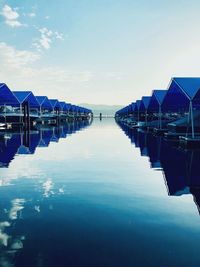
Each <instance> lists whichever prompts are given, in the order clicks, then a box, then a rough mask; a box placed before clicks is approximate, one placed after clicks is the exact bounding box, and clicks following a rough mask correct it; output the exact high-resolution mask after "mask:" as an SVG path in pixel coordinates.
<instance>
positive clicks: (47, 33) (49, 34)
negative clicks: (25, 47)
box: [32, 27, 64, 51]
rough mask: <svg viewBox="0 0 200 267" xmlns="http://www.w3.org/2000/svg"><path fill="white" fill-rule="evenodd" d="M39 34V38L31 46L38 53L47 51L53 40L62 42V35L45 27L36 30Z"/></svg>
mask: <svg viewBox="0 0 200 267" xmlns="http://www.w3.org/2000/svg"><path fill="white" fill-rule="evenodd" d="M37 30H38V31H39V33H40V38H38V39H36V40H35V41H34V42H33V43H32V45H33V46H35V47H36V48H37V50H38V51H41V49H45V50H48V49H49V48H50V47H51V44H52V43H53V41H54V40H55V39H59V40H64V38H63V34H62V33H59V32H57V31H55V32H53V31H52V30H49V29H47V28H46V27H43V28H37Z"/></svg>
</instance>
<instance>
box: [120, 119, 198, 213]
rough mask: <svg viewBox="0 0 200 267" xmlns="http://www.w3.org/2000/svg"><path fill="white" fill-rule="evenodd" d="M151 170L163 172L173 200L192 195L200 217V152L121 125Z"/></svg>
mask: <svg viewBox="0 0 200 267" xmlns="http://www.w3.org/2000/svg"><path fill="white" fill-rule="evenodd" d="M118 125H119V126H120V128H121V129H122V130H123V132H124V133H125V134H126V135H127V136H128V138H129V139H130V140H131V143H132V144H133V145H135V147H136V148H139V149H140V154H141V156H146V157H148V158H149V162H150V168H153V169H157V170H160V171H162V173H163V177H164V181H165V184H166V188H167V192H168V195H169V196H181V195H185V194H192V195H193V198H194V201H195V203H196V205H197V208H198V211H199V213H200V150H197V149H195V150H194V149H193V150H186V149H183V148H181V147H179V146H178V145H177V144H176V143H175V142H173V141H167V140H165V139H164V138H163V137H161V136H155V135H153V134H152V133H149V132H145V131H142V130H140V129H130V128H129V127H128V126H126V125H124V124H122V123H118Z"/></svg>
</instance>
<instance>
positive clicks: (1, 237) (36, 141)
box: [0, 121, 92, 267]
mask: <svg viewBox="0 0 200 267" xmlns="http://www.w3.org/2000/svg"><path fill="white" fill-rule="evenodd" d="M91 123H92V122H91V121H75V122H73V123H68V124H63V125H59V126H58V127H53V126H45V125H39V126H37V127H35V128H33V129H31V130H30V131H24V130H22V129H19V130H18V131H17V130H16V131H11V130H1V131H0V167H1V168H8V167H9V165H10V163H11V162H12V161H14V159H15V158H16V156H18V155H19V156H22V155H27V157H28V156H29V155H31V154H32V155H33V154H34V153H37V151H36V149H37V147H41V148H46V147H48V146H49V145H50V144H51V142H59V140H60V139H61V138H67V137H68V136H69V135H72V134H74V133H76V132H77V131H80V130H82V129H84V128H85V127H87V126H89V125H90V124H91ZM21 164H23V158H21ZM24 175H26V176H28V175H29V174H28V170H27V173H24ZM11 180H12V179H9V178H8V177H6V178H4V177H3V176H2V177H1V179H0V186H1V187H2V188H5V186H8V185H11ZM15 186H16V185H15ZM35 186H36V188H37V190H36V192H34V190H33V189H32V190H31V191H30V192H29V194H27V192H25V191H23V183H22V184H20V189H16V190H17V191H15V189H13V188H12V187H10V190H9V191H5V190H3V191H1V203H0V218H1V219H0V220H1V221H0V266H3V267H11V266H18V265H17V263H16V257H17V255H18V252H19V251H20V250H22V249H23V248H24V242H26V235H27V232H28V231H27V227H29V226H27V225H29V223H27V225H26V226H25V225H23V223H22V221H23V218H24V216H27V218H29V216H30V218H31V217H32V216H35V214H40V212H41V205H42V200H41V199H42V197H43V198H46V199H48V198H49V197H50V196H53V195H54V194H55V193H56V194H57V195H59V194H60V195H61V194H63V193H64V188H63V187H62V186H61V187H60V186H59V187H57V188H54V183H53V181H52V180H51V178H47V179H45V180H42V181H39V188H38V184H37V185H35ZM33 188H34V186H33ZM18 190H20V191H18ZM4 192H5V193H4ZM4 194H5V195H4ZM16 196H18V197H17V198H16ZM24 209H26V213H25V215H24V214H23V210H24ZM48 209H49V210H51V209H53V206H52V204H49V206H48ZM16 222H18V223H16ZM25 232H26V234H25ZM29 234H30V233H29ZM27 257H28V256H27ZM42 262H43V259H42V255H40V254H38V255H36V260H34V262H32V263H31V262H28V265H27V263H25V265H23V263H22V262H21V261H20V260H19V266H43V263H42ZM29 264H30V265H29Z"/></svg>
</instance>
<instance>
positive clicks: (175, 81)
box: [163, 77, 200, 111]
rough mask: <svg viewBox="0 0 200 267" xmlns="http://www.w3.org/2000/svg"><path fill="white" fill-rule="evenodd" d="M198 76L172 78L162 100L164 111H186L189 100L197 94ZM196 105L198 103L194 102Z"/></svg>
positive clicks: (199, 87)
mask: <svg viewBox="0 0 200 267" xmlns="http://www.w3.org/2000/svg"><path fill="white" fill-rule="evenodd" d="M199 89H200V78H192V77H190V78H189V77H184V78H172V79H171V81H170V84H169V87H168V91H167V94H166V96H165V99H164V101H163V110H165V111H187V110H188V108H189V101H190V100H191V101H193V99H194V98H196V96H197V95H198V94H199V91H200V90H199ZM196 104H197V106H198V105H199V103H196Z"/></svg>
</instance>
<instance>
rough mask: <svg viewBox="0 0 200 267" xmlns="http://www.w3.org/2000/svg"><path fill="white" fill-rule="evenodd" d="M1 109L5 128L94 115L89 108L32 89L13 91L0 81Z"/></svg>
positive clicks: (0, 114) (81, 118)
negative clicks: (40, 94) (40, 93)
mask: <svg viewBox="0 0 200 267" xmlns="http://www.w3.org/2000/svg"><path fill="white" fill-rule="evenodd" d="M0 110H1V111H0V123H1V127H5V128H16V127H21V126H24V127H25V128H27V127H28V128H29V127H30V125H34V124H37V123H42V124H45V123H47V124H51V125H58V124H59V123H60V122H66V121H74V120H88V119H91V117H92V116H93V114H92V111H91V110H89V109H87V108H84V107H80V106H76V105H72V104H69V103H66V102H64V101H58V100H57V99H48V97H47V96H34V94H33V93H32V92H31V91H11V90H10V89H9V88H8V86H7V85H6V84H5V83H0Z"/></svg>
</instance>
